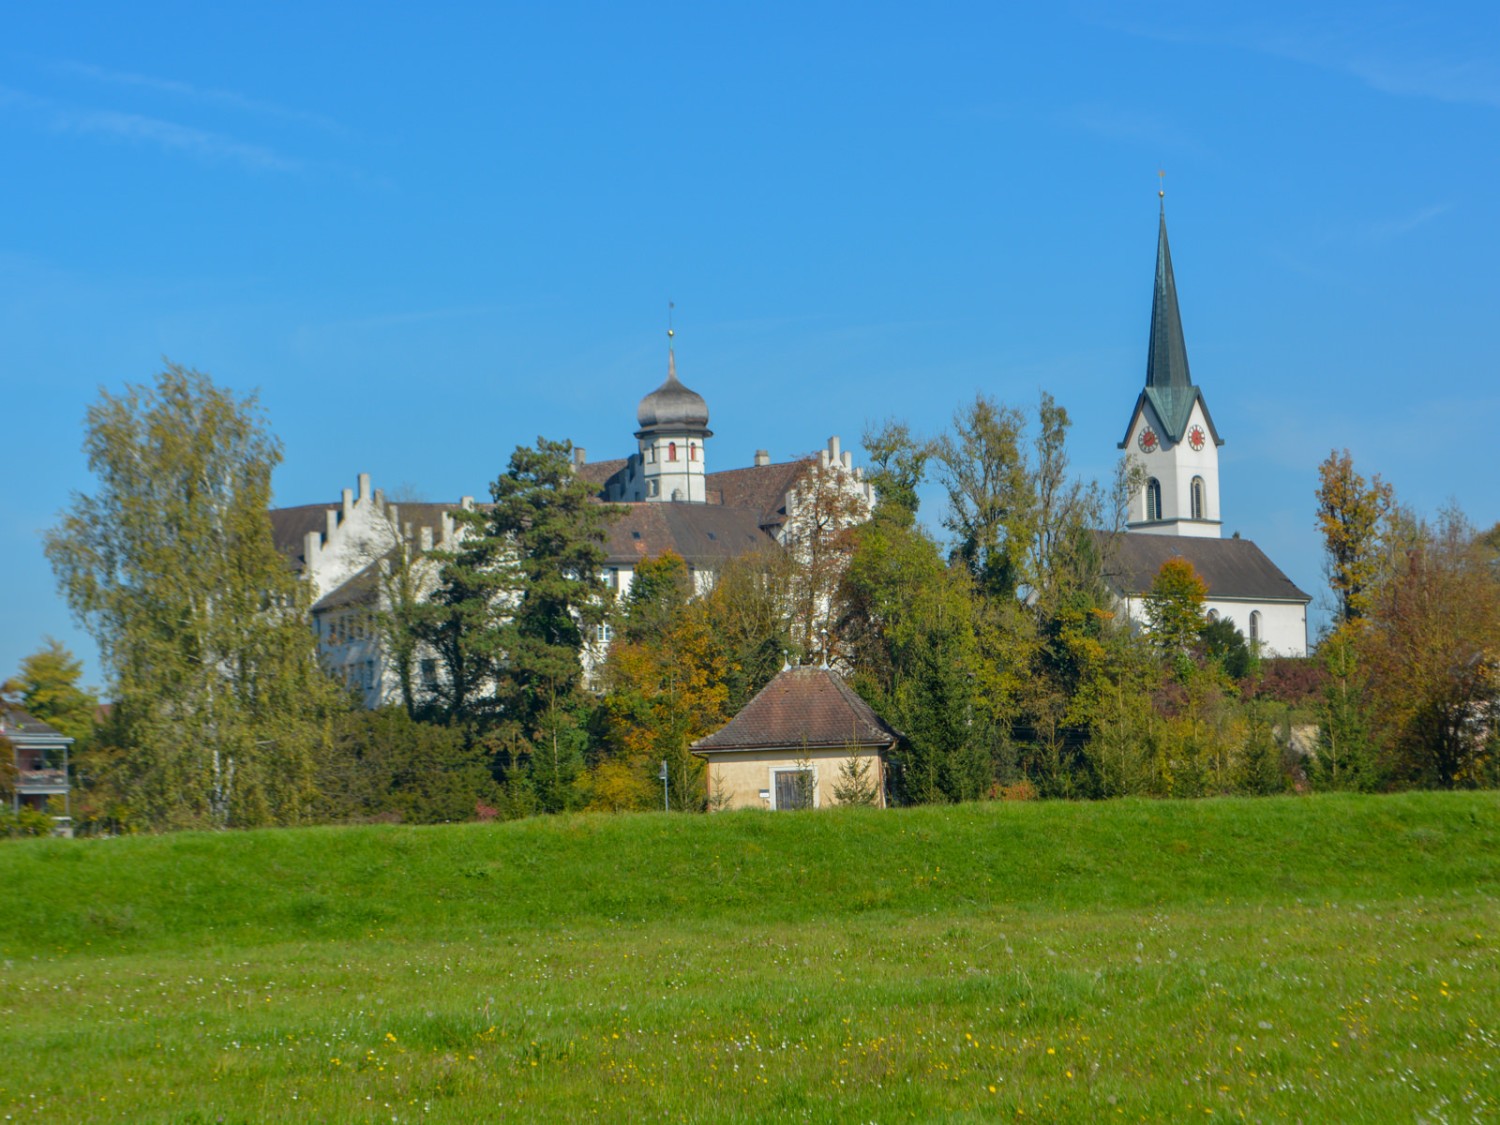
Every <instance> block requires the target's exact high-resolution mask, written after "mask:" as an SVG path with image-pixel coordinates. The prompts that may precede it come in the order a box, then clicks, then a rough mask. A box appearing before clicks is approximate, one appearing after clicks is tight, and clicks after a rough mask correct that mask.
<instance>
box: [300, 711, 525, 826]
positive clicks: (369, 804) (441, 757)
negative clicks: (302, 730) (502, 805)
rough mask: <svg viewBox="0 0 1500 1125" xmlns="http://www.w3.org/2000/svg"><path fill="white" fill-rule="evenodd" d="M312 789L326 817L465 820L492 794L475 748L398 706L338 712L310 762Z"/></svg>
mask: <svg viewBox="0 0 1500 1125" xmlns="http://www.w3.org/2000/svg"><path fill="white" fill-rule="evenodd" d="M318 790H319V798H318V805H317V811H318V814H319V818H320V819H323V820H333V821H363V820H372V819H379V818H393V819H397V820H400V821H402V822H404V823H407V824H440V823H444V822H449V821H459V820H473V819H474V818H475V815H476V811H477V808H478V806H479V805H480V804H486V805H488V804H491V803H492V802H494V801H496V799H497V792H496V785H495V781H494V778H493V777H491V775H490V765H489V760H488V756H487V755H486V754H485V752H484V750H483V748H482V747H480V746H479V745H477V744H475V743H474V742H473V741H472V740H470V739H468V738H466V737H465V732H464V731H463V730H461V729H459V728H457V727H452V726H444V725H438V724H436V723H423V722H418V721H416V720H414V719H412V718H411V717H410V716H409V715H408V714H407V713H406V711H405V709H404V708H401V707H383V708H381V709H379V710H377V711H354V712H351V713H349V714H347V715H345V716H342V717H341V718H340V720H339V721H338V722H337V723H336V724H335V730H334V736H333V738H332V740H331V744H330V746H329V749H328V752H327V753H326V754H324V755H323V756H322V758H321V759H320V760H319V762H318Z"/></svg>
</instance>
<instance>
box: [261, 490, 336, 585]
mask: <svg viewBox="0 0 1500 1125" xmlns="http://www.w3.org/2000/svg"><path fill="white" fill-rule="evenodd" d="M338 506H339V505H337V504H299V505H298V506H297V507H295V508H272V509H271V513H270V515H271V541H272V542H273V543H274V544H275V545H276V549H277V550H278V551H280V552H281V553H282V554H283V555H284V556H286V558H287V560H288V561H289V562H290V563H291V564H292V567H293V569H295V570H301V569H302V568H303V567H304V566H306V565H307V559H305V558H304V557H303V556H302V551H303V548H304V547H305V546H306V544H307V533H308V532H309V531H316V532H318V533H319V534H321V533H322V532H323V530H324V529H325V528H326V527H327V526H328V516H327V512H328V510H329V509H330V508H338Z"/></svg>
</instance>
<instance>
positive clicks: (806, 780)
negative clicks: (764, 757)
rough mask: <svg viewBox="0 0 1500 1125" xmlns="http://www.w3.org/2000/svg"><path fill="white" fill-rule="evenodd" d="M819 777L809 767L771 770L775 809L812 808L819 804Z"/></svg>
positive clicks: (773, 805)
mask: <svg viewBox="0 0 1500 1125" xmlns="http://www.w3.org/2000/svg"><path fill="white" fill-rule="evenodd" d="M817 784H818V781H817V777H816V775H815V774H814V773H813V771H812V770H808V769H800V768H799V769H773V770H771V792H772V794H773V795H774V801H773V802H772V805H771V807H772V808H774V809H777V810H778V811H779V810H782V809H810V808H812V807H814V805H816V804H817V801H816V800H815V797H816V793H817Z"/></svg>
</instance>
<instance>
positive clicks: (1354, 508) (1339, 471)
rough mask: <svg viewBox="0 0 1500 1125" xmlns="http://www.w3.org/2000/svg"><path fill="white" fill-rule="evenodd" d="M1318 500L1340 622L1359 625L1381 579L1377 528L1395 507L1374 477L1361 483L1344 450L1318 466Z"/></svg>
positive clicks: (1388, 491)
mask: <svg viewBox="0 0 1500 1125" xmlns="http://www.w3.org/2000/svg"><path fill="white" fill-rule="evenodd" d="M1317 498H1318V529H1319V530H1320V531H1321V532H1322V533H1323V548H1324V551H1325V553H1326V555H1327V560H1326V561H1327V567H1328V584H1329V586H1330V587H1331V588H1332V590H1333V594H1334V598H1335V599H1336V601H1337V608H1338V618H1339V621H1340V622H1355V621H1360V620H1362V619H1363V618H1364V617H1365V616H1366V615H1367V614H1368V613H1369V611H1370V605H1371V599H1372V597H1373V595H1374V589H1375V585H1376V582H1377V580H1378V578H1379V575H1380V570H1381V558H1382V546H1383V544H1382V529H1383V527H1384V524H1385V521H1386V519H1387V517H1388V516H1389V515H1390V514H1391V511H1392V508H1393V503H1394V502H1393V498H1392V491H1391V486H1390V485H1388V484H1386V483H1384V482H1383V481H1382V480H1381V479H1380V477H1379V476H1378V475H1376V476H1374V477H1372V478H1370V480H1369V481H1368V482H1366V481H1365V478H1364V477H1362V476H1361V475H1360V474H1359V473H1357V472H1355V471H1354V460H1353V458H1351V457H1350V456H1349V451H1348V450H1347V449H1346V450H1344V451H1343V452H1342V453H1340V452H1339V451H1337V450H1334V451H1333V452H1331V453H1329V455H1328V457H1327V459H1326V460H1324V462H1323V463H1322V464H1321V465H1319V466H1318V490H1317Z"/></svg>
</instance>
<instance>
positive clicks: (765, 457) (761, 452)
mask: <svg viewBox="0 0 1500 1125" xmlns="http://www.w3.org/2000/svg"><path fill="white" fill-rule="evenodd" d="M755 463H756V464H757V465H769V464H770V463H771V451H770V450H769V449H757V450H756V451H755Z"/></svg>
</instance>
